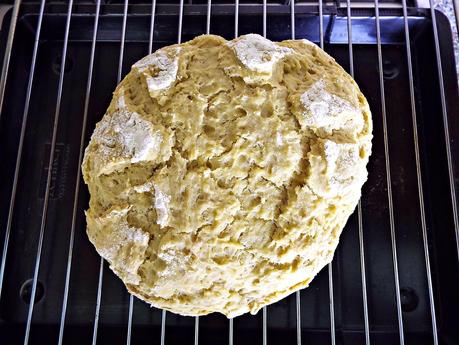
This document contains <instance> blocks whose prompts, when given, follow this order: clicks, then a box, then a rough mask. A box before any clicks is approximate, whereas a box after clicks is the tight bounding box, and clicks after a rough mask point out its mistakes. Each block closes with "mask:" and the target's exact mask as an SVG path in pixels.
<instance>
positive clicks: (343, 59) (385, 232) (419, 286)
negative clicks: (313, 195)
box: [0, 3, 459, 345]
mask: <svg viewBox="0 0 459 345" xmlns="http://www.w3.org/2000/svg"><path fill="white" fill-rule="evenodd" d="M66 6H67V5H66V4H64V3H53V4H48V5H47V6H46V9H45V16H44V20H43V28H42V35H41V39H40V47H39V53H38V58H37V64H36V70H35V81H34V87H33V91H32V97H31V101H30V112H29V119H28V123H27V129H26V136H25V142H24V151H23V159H22V164H21V170H20V175H19V183H18V192H17V197H16V202H15V208H14V217H13V223H12V228H11V238H10V243H9V250H8V256H7V266H6V272H5V281H4V285H3V291H2V298H1V301H0V344H2V345H3V344H5V345H6V344H8V345H9V344H22V343H23V337H24V331H25V320H26V318H27V310H28V305H27V303H28V297H29V296H30V295H29V293H30V279H31V278H32V277H33V269H34V265H35V259H36V253H37V241H38V233H39V229H40V221H41V213H42V207H43V196H44V192H45V187H46V174H47V167H48V160H49V150H50V146H51V144H50V141H51V134H52V126H53V117H54V112H55V107H56V95H57V89H58V79H59V67H60V63H61V61H60V60H61V53H62V45H63V41H62V40H63V37H64V27H65V20H66V10H67V7H66ZM150 9H151V6H150V5H142V4H135V5H132V6H130V8H129V15H128V18H127V31H126V43H125V50H124V62H123V74H125V73H127V72H128V71H129V69H130V66H131V65H132V64H133V63H134V62H135V61H136V60H138V59H139V58H141V57H142V56H144V55H146V54H147V49H148V38H149V28H150V27H149V25H150V16H149V13H150V12H149V11H150ZM205 9H206V6H205V5H187V6H185V12H184V21H183V41H186V40H189V39H192V38H193V37H195V36H196V35H199V34H203V33H205V18H206V17H205V13H206V12H205ZM233 11H234V10H233V7H232V6H229V5H228V6H225V5H221V6H216V7H215V8H214V9H213V13H212V17H211V33H214V34H219V35H222V36H223V37H225V38H227V39H231V38H232V37H233V35H234V14H233ZM94 12H95V7H94V5H93V4H91V3H77V4H76V5H75V6H74V13H73V16H72V19H71V26H70V39H69V46H68V58H67V62H66V68H65V75H64V78H65V79H64V86H63V94H62V104H61V112H60V121H59V125H58V134H57V144H56V151H55V158H54V162H53V165H52V167H53V171H52V183H51V189H50V200H49V209H48V216H47V222H46V229H45V237H44V246H43V253H42V258H41V265H40V274H39V282H38V290H37V291H38V292H37V301H36V304H35V308H34V314H33V322H32V328H31V333H30V341H29V343H30V344H55V343H57V339H58V333H59V322H60V315H61V310H62V299H63V294H64V283H65V272H66V271H65V270H66V265H67V255H68V251H69V235H70V228H71V219H72V206H73V198H74V188H75V183H76V179H77V178H80V177H79V176H76V171H77V169H76V168H77V163H78V152H79V143H80V133H81V130H82V116H83V106H84V97H85V92H86V82H87V77H88V76H87V72H88V64H89V58H90V46H91V38H92V30H93V21H94V15H93V14H94ZM380 12H381V13H380V14H381V30H382V32H381V34H382V43H383V46H382V54H383V61H384V70H383V75H384V85H385V95H386V110H387V125H388V136H389V149H390V163H391V175H392V189H393V202H394V218H395V230H396V240H397V250H398V264H399V270H400V272H399V274H400V287H401V294H402V309H403V322H404V331H405V337H406V343H407V344H416V345H417V344H419V345H422V344H432V342H433V338H432V326H431V315H430V307H429V306H430V304H429V298H428V289H427V275H426V268H425V260H424V249H423V242H422V233H421V218H420V210H419V199H418V188H417V175H416V164H415V152H414V144H413V127H412V118H411V105H410V93H409V76H408V66H407V56H406V42H405V36H404V25H403V16H402V12H401V10H400V9H397V8H395V9H381V10H380ZM37 13H38V4H36V3H26V4H25V5H24V6H22V7H21V11H20V15H19V20H18V23H17V29H16V37H15V43H14V45H13V51H12V57H11V65H10V71H9V78H8V82H7V88H6V94H5V102H4V109H3V112H2V115H1V119H0V161H1V163H0V164H1V168H0V181H1V189H0V216H1V218H0V226H1V228H0V229H1V231H0V244H1V245H3V241H4V235H5V231H4V229H5V228H6V219H7V216H8V205H9V202H10V197H11V187H12V181H13V175H14V165H15V161H16V155H17V147H18V140H19V132H20V127H21V122H22V113H23V108H24V101H25V94H26V87H27V78H28V73H29V69H30V63H31V54H32V48H33V40H34V33H35V28H36V23H37V17H38V16H37ZM121 13H122V5H117V4H105V5H103V6H102V10H101V16H100V22H99V33H98V40H97V45H96V54H95V65H94V77H93V86H92V91H91V100H90V103H89V114H88V116H89V118H88V125H87V128H88V134H87V138H86V142H87V141H88V140H89V135H90V134H91V133H92V130H93V129H94V127H95V124H96V122H97V121H99V120H100V119H101V117H102V116H103V114H104V111H105V109H106V108H107V106H108V104H109V101H110V99H111V93H112V91H113V90H114V88H115V86H116V79H117V69H118V59H119V50H120V37H121V25H122V19H123V18H122V15H121ZM156 13H157V15H156V22H155V31H154V43H153V48H154V49H157V48H159V47H162V46H165V45H168V44H172V43H175V42H176V40H177V31H178V26H177V24H178V6H177V5H176V4H160V5H158V8H157V12H156ZM345 13H346V11H345V9H343V8H340V7H339V6H336V5H333V6H325V8H324V34H325V50H326V51H327V52H329V53H330V54H331V55H332V56H333V57H335V59H336V60H337V61H338V62H339V63H340V64H341V65H342V66H343V67H344V68H345V69H349V54H348V45H347V18H346V17H345ZM408 13H409V18H408V22H409V30H410V36H411V38H412V40H411V51H412V63H413V72H414V73H413V74H414V80H413V82H414V87H415V97H416V104H415V106H416V113H417V120H418V133H419V144H420V146H419V147H420V157H421V163H422V164H421V165H422V169H421V170H422V177H423V187H424V201H425V210H426V220H427V230H428V239H429V249H430V259H431V263H432V278H433V287H434V297H435V306H436V316H437V323H438V335H439V342H440V344H459V327H458V326H459V317H458V311H459V267H458V253H457V252H456V242H455V241H456V239H455V233H454V224H453V218H452V204H451V198H450V185H449V182H448V181H449V180H448V169H447V161H446V147H445V137H444V128H443V120H442V112H441V99H440V88H439V79H438V73H437V65H436V59H435V46H434V39H433V30H432V22H431V18H430V14H429V13H430V12H429V11H427V10H420V9H414V8H410V9H409V11H408ZM239 14H240V18H239V34H245V33H250V32H256V33H261V32H262V16H261V7H260V6H245V7H244V6H241V8H240V10H239ZM352 15H353V17H352V23H353V28H352V29H353V53H354V69H355V79H356V81H357V83H358V84H359V86H360V87H361V89H362V91H363V93H364V94H365V95H366V97H367V99H368V101H369V103H370V107H371V110H372V113H373V120H374V139H373V154H372V156H371V159H370V162H369V165H368V169H369V179H368V182H367V183H366V184H365V186H364V188H363V196H362V212H363V213H362V216H363V233H364V248H365V254H366V275H367V283H368V289H367V293H368V307H369V322H370V338H371V341H372V344H384V345H389V344H398V343H399V333H398V322H397V311H396V302H395V288H394V273H393V262H392V252H391V238H390V227H389V209H388V197H387V184H386V171H385V154H384V145H383V128H382V114H381V98H380V89H379V82H378V80H379V79H378V78H379V71H378V60H377V46H376V30H375V18H374V10H373V9H364V8H362V9H359V8H354V9H353V12H352ZM10 16H11V11H9V12H8V13H7V15H6V16H5V18H4V20H3V24H2V30H1V37H0V45H1V47H2V52H3V51H4V47H5V42H6V37H7V31H8V30H7V28H8V27H9V20H10ZM436 19H437V23H438V28H439V39H440V48H441V57H442V60H441V62H442V67H443V73H444V83H445V95H446V105H447V110H448V116H449V122H450V123H449V126H450V127H449V129H450V135H451V138H452V139H451V148H452V153H453V159H455V160H456V161H457V160H458V159H459V155H458V152H459V151H458V150H459V145H458V142H457V140H458V139H459V122H458V116H459V99H458V88H457V76H456V70H455V62H454V54H453V48H452V34H451V28H450V23H449V22H448V20H447V18H446V17H445V16H444V15H443V14H442V13H440V12H436ZM267 22H268V26H267V36H268V38H270V39H273V40H283V39H288V38H290V14H289V7H288V6H276V7H269V8H268V19H267ZM296 36H297V38H308V39H310V40H312V41H314V42H318V41H319V17H318V14H317V7H316V6H310V7H308V6H297V8H296ZM2 56H3V54H2ZM454 170H455V173H456V176H459V174H458V171H457V168H456V166H455V167H454ZM457 182H458V181H456V183H457ZM456 189H457V186H456ZM87 205H88V192H87V189H86V187H85V186H84V185H82V186H81V188H80V199H79V205H78V214H77V224H76V229H75V244H74V257H73V266H72V272H71V280H70V290H69V301H68V311H67V319H66V326H65V333H64V343H65V344H90V343H91V339H92V333H93V322H94V311H95V302H96V293H97V283H98V274H99V263H100V259H99V256H98V255H97V253H96V252H95V250H94V248H93V247H92V245H91V244H90V243H89V241H88V239H87V237H86V234H85V220H84V213H83V211H84V210H85V209H86V208H87ZM359 260H360V257H359V238H358V222H357V215H356V213H355V214H354V215H352V216H351V218H350V219H349V221H348V224H347V225H346V228H345V230H344V232H343V235H342V237H341V242H340V245H339V247H338V250H337V252H336V254H335V259H334V261H333V268H334V270H333V272H334V273H333V274H334V276H333V278H334V306H335V318H336V320H335V321H336V342H337V344H352V345H357V344H364V342H365V333H364V319H363V307H362V284H361V271H360V261H359ZM102 291H103V293H102V304H101V314H100V323H99V333H98V338H97V340H98V344H124V343H126V333H127V319H128V302H129V295H128V293H127V292H126V290H125V288H124V286H123V284H122V283H121V281H120V280H119V279H118V278H117V277H116V276H115V275H114V274H113V273H112V272H111V271H110V270H109V269H108V268H107V265H105V272H104V280H103V289H102ZM301 307H302V308H301V326H302V328H301V331H302V339H303V344H330V343H331V340H330V313H329V288H328V272H327V269H326V268H325V269H324V270H322V272H320V273H319V275H318V276H317V277H316V278H315V279H314V281H313V282H312V283H311V286H310V287H309V288H308V289H305V290H303V291H302V292H301ZM267 315H268V319H267V320H268V333H267V339H268V343H269V344H296V341H297V339H296V314H295V298H294V295H293V296H290V297H288V298H285V299H284V300H282V301H280V302H278V303H276V304H274V305H272V306H269V307H268V309H267ZM160 327H161V311H160V310H158V309H155V308H150V307H149V306H148V305H147V304H145V303H143V302H141V301H139V300H137V299H135V301H134V317H133V329H132V342H131V343H132V344H147V343H148V344H160V331H161V329H160ZM228 331H229V323H228V320H227V319H226V318H225V317H223V316H221V315H210V316H205V317H202V318H201V319H200V328H199V343H200V344H227V343H228ZM193 341H194V319H193V318H189V317H182V316H178V315H174V314H172V313H167V318H166V337H165V342H166V344H192V343H193ZM234 343H235V344H260V345H261V344H262V316H261V312H260V313H259V314H258V315H255V316H252V315H244V316H242V317H238V318H236V319H235V320H234Z"/></svg>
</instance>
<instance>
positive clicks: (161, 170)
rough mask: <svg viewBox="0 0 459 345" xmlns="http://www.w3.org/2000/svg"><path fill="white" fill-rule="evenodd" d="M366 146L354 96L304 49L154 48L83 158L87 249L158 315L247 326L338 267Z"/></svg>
mask: <svg viewBox="0 0 459 345" xmlns="http://www.w3.org/2000/svg"><path fill="white" fill-rule="evenodd" d="M371 131H372V123H371V114H370V110H369V107H368V104H367V101H366V100H365V97H364V96H363V95H362V93H361V92H360V90H359V88H358V86H357V84H356V83H355V82H354V80H353V79H352V78H351V77H350V76H349V75H348V74H347V73H346V72H345V71H344V70H343V69H342V68H341V67H340V66H339V65H338V64H337V63H336V62H335V61H334V60H333V58H331V57H330V56H329V55H327V54H326V53H325V52H324V51H323V50H321V49H320V48H318V47H317V46H316V45H314V44H312V43H311V42H309V41H306V40H291V41H283V42H280V43H275V42H271V41H269V40H267V39H265V38H263V37H261V36H259V35H254V34H251V35H245V36H241V37H239V38H237V39H235V40H232V41H226V40H225V39H223V38H221V37H218V36H212V35H205V36H200V37H197V38H195V39H194V40H192V41H190V42H187V43H184V44H180V45H173V46H169V47H165V48H162V49H160V50H158V51H156V52H155V53H154V54H151V55H149V56H147V57H145V58H143V59H142V60H140V61H139V62H137V63H136V64H134V65H133V66H132V69H131V72H130V73H129V74H128V75H127V76H126V77H125V78H124V80H123V81H122V82H121V83H120V84H119V85H118V87H117V88H116V91H115V93H114V95H113V100H112V102H111V104H110V106H109V108H108V110H107V112H106V114H105V115H104V117H103V119H102V120H101V121H100V122H99V123H98V124H97V127H96V129H95V131H94V133H93V135H92V137H91V141H90V143H89V145H88V147H87V149H86V152H85V157H84V162H83V175H84V179H85V182H86V183H87V185H88V187H89V192H90V194H91V199H90V206H89V210H88V211H87V212H86V219H87V224H88V228H87V232H88V236H89V239H90V241H91V242H92V243H93V244H94V246H95V248H96V250H97V251H98V253H99V254H100V255H101V256H102V257H104V258H105V259H106V260H107V261H108V262H109V263H110V268H111V269H112V270H113V271H114V272H115V273H116V274H117V275H118V276H119V277H120V278H121V279H122V280H123V282H124V283H125V284H126V286H127V288H128V290H129V291H130V292H131V293H132V294H134V295H135V296H137V297H139V298H141V299H143V300H145V301H147V302H149V303H151V304H152V305H153V306H155V307H158V308H164V309H167V310H169V311H172V312H174V313H179V314H182V315H204V314H208V313H212V312H220V313H223V314H225V315H226V316H227V317H235V316H237V315H240V314H243V313H246V312H249V311H250V312H251V313H256V312H257V311H258V310H259V309H260V308H262V307H263V306H265V305H267V304H270V303H273V302H276V301H278V300H280V299H281V298H283V297H285V296H287V295H289V294H291V293H292V292H294V291H296V290H298V289H301V288H304V287H306V286H308V284H309V283H310V282H311V280H312V279H313V278H314V276H315V275H316V274H317V273H318V272H319V271H320V269H322V267H324V266H325V265H326V264H327V263H329V262H330V261H331V260H332V257H333V253H334V250H335V248H336V246H337V244H338V240H339V236H340V233H341V231H342V229H343V227H344V225H345V224H346V221H347V219H348V217H349V215H350V214H351V213H352V212H353V210H354V208H355V206H356V205H357V202H358V200H359V197H360V193H361V187H362V185H363V183H364V182H365V180H366V178H367V171H366V164H367V162H368V157H369V155H370V151H371Z"/></svg>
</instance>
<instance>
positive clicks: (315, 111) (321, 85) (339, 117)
mask: <svg viewBox="0 0 459 345" xmlns="http://www.w3.org/2000/svg"><path fill="white" fill-rule="evenodd" d="M300 100H301V103H302V104H303V106H304V113H303V117H302V118H301V119H300V122H301V125H302V127H303V128H311V129H312V130H317V129H320V130H324V131H326V132H327V133H329V134H332V132H333V131H334V130H344V131H350V132H357V133H358V132H360V131H361V130H362V128H363V125H364V119H363V116H362V111H361V110H360V109H359V108H356V107H354V106H353V105H352V104H351V103H350V102H348V101H347V100H345V99H343V98H340V97H338V96H336V95H334V94H332V93H330V92H328V91H327V89H326V84H325V82H324V80H322V79H320V80H318V81H316V82H315V83H314V84H312V85H311V86H310V87H309V89H308V90H306V91H305V92H304V93H303V94H302V95H301V97H300Z"/></svg>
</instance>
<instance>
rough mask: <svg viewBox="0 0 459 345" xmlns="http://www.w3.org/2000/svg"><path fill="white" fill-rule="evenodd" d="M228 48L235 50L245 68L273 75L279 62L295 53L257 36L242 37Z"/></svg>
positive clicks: (230, 43) (229, 44)
mask: <svg viewBox="0 0 459 345" xmlns="http://www.w3.org/2000/svg"><path fill="white" fill-rule="evenodd" d="M228 46H229V47H231V48H232V49H233V50H234V52H235V53H236V56H237V57H238V59H239V60H240V61H241V63H242V64H243V65H244V66H246V67H247V68H248V69H250V70H252V71H255V72H261V73H271V72H272V70H273V67H274V65H275V64H276V62H277V61H279V60H280V59H282V58H283V57H284V56H285V55H287V54H291V53H293V50H292V49H290V48H285V47H281V46H279V45H277V44H276V43H273V42H271V41H270V40H268V39H266V38H264V37H263V36H260V35H257V34H248V35H244V36H241V37H240V38H238V39H237V40H235V41H232V42H229V43H228Z"/></svg>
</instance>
